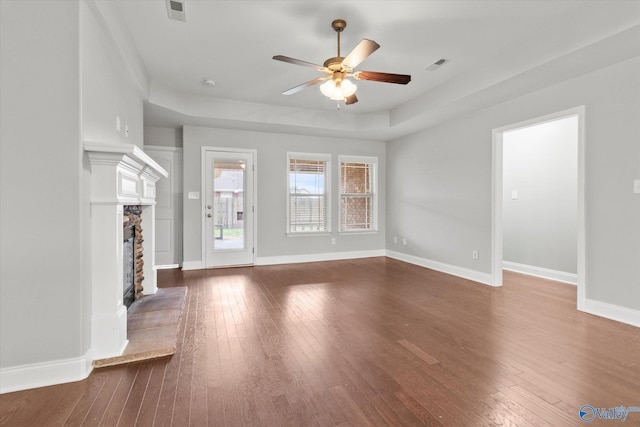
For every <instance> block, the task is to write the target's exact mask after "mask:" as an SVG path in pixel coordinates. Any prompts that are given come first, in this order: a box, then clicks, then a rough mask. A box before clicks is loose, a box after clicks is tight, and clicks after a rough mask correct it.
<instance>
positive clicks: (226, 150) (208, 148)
mask: <svg viewBox="0 0 640 427" xmlns="http://www.w3.org/2000/svg"><path fill="white" fill-rule="evenodd" d="M207 151H214V152H222V153H241V154H250V155H251V157H252V161H253V179H252V182H251V185H252V186H253V197H252V199H251V206H252V208H253V212H252V213H253V215H252V216H253V221H252V225H253V227H252V228H253V236H252V239H253V256H252V262H251V264H252V265H255V264H256V256H257V254H258V240H257V235H258V206H257V203H256V202H257V200H258V180H257V176H258V173H257V172H258V150H257V149H253V148H231V147H212V146H202V147H201V149H200V179H201V181H200V188H201V189H202V194H201V197H200V214H201V215H200V220H201V223H200V224H201V226H200V227H201V230H202V234H201V236H200V237H201V239H200V240H201V259H202V265H203V268H207V267H206V264H207V241H206V237H207V236H206V233H207V227H206V223H205V221H206V220H205V217H206V216H205V213H206V200H207V199H206V194H205V192H206V191H207V182H206V180H207V165H206V157H207V156H206V155H207ZM245 265H246V264H245ZM229 267H232V266H229ZM209 268H214V267H209Z"/></svg>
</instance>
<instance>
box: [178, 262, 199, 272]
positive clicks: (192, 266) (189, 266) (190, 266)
mask: <svg viewBox="0 0 640 427" xmlns="http://www.w3.org/2000/svg"><path fill="white" fill-rule="evenodd" d="M203 268H204V263H203V262H202V261H182V269H183V270H202V269H203Z"/></svg>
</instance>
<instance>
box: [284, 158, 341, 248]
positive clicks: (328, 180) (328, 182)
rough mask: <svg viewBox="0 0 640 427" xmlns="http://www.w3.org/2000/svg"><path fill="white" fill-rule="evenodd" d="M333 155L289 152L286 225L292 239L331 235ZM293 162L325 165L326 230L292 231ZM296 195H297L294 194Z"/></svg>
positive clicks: (287, 232) (287, 233)
mask: <svg viewBox="0 0 640 427" xmlns="http://www.w3.org/2000/svg"><path fill="white" fill-rule="evenodd" d="M331 157H332V156H331V154H324V153H302V152H287V164H286V174H287V188H286V204H287V206H286V223H285V231H286V235H287V236H290V237H294V236H326V235H329V234H331V206H332V204H331V174H332V171H331ZM291 160H311V161H322V162H324V163H325V170H324V196H325V204H326V208H325V216H326V224H327V226H326V230H318V231H312V230H305V231H292V230H291V196H292V193H291ZM294 194H295V193H294Z"/></svg>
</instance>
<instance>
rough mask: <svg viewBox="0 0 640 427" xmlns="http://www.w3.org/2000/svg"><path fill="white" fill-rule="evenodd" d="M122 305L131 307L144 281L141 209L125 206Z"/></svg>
mask: <svg viewBox="0 0 640 427" xmlns="http://www.w3.org/2000/svg"><path fill="white" fill-rule="evenodd" d="M122 218H123V222H122V238H123V242H122V272H123V275H122V303H123V304H124V306H125V307H127V308H129V307H131V304H133V302H134V301H135V300H136V299H138V298H140V296H141V295H142V291H143V289H144V288H143V286H142V281H143V280H144V273H143V268H144V247H143V246H142V243H143V242H144V239H143V238H142V207H141V206H139V205H134V206H132V205H127V206H124V208H123V210H122Z"/></svg>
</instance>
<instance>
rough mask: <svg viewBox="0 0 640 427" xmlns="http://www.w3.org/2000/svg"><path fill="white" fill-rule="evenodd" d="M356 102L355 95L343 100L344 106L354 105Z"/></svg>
mask: <svg viewBox="0 0 640 427" xmlns="http://www.w3.org/2000/svg"><path fill="white" fill-rule="evenodd" d="M356 102H358V97H357V96H356V94H355V93H354V94H353V95H351V96H347V97H346V98H345V99H344V104H345V105H351V104H355V103H356Z"/></svg>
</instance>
